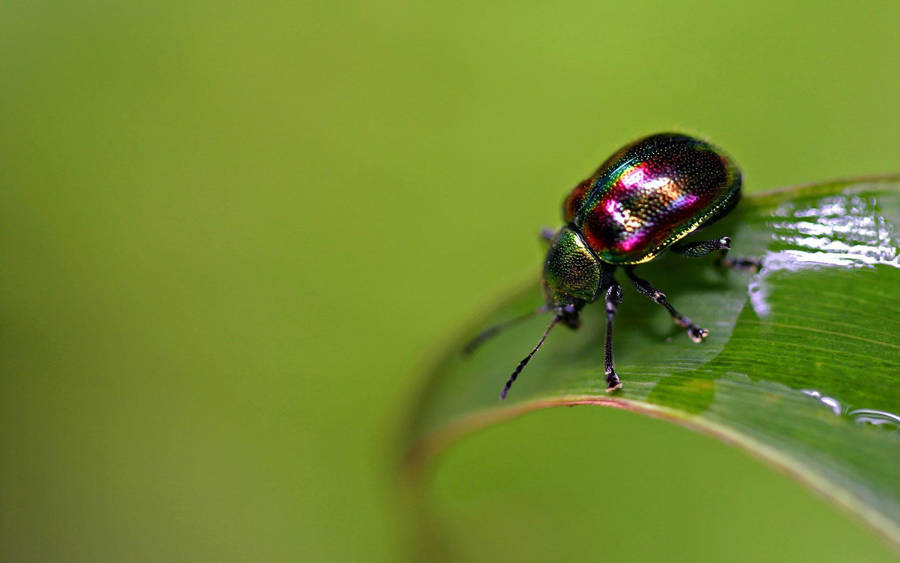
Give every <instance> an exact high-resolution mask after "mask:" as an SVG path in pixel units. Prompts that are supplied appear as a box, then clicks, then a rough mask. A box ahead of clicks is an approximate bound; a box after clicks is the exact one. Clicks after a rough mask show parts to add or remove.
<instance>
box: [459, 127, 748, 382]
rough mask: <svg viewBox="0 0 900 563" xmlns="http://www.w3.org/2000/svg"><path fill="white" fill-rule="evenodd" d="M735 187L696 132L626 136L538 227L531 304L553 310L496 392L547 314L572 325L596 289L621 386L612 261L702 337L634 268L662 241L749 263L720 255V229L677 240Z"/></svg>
mask: <svg viewBox="0 0 900 563" xmlns="http://www.w3.org/2000/svg"><path fill="white" fill-rule="evenodd" d="M740 194H741V174H740V171H739V170H738V169H737V167H736V166H735V164H734V162H732V160H731V159H730V158H729V157H728V156H727V155H725V154H724V153H723V152H722V151H720V150H718V149H717V148H715V147H713V146H712V145H710V144H709V143H707V142H705V141H702V140H700V139H696V138H693V137H689V136H687V135H681V134H677V133H662V134H658V135H652V136H650V137H645V138H643V139H640V140H638V141H635V142H634V143H631V144H629V145H626V146H625V147H623V148H622V149H620V150H619V151H618V152H616V153H615V154H614V155H613V156H611V157H610V158H609V159H607V160H606V162H604V163H603V164H602V165H601V166H600V167H599V168H598V169H597V171H596V172H595V173H594V174H592V175H591V176H590V177H589V178H587V179H586V180H584V181H583V182H581V183H579V184H578V185H576V186H575V188H574V189H573V190H572V192H571V193H570V194H569V195H568V196H567V197H566V199H565V201H564V202H563V219H564V220H565V222H566V225H565V226H563V227H562V228H560V229H559V230H558V231H557V232H556V233H555V234H552V235H545V236H546V237H547V238H548V239H549V240H550V249H549V250H548V251H547V255H546V258H545V260H544V269H543V288H544V296H545V300H546V304H545V305H544V306H543V307H541V308H540V309H538V311H537V312H538V313H543V312H552V313H554V316H553V320H552V321H551V322H550V325H549V326H548V327H547V330H546V331H545V332H544V335H543V336H542V337H541V339H540V341H539V342H538V344H537V346H535V347H534V349H533V350H532V351H531V353H530V354H528V356H526V357H525V358H524V359H523V360H522V361H521V362H520V363H519V365H518V366H517V367H516V369H515V371H513V373H512V375H511V376H510V378H509V380H508V381H507V382H506V386H505V387H504V388H503V392H502V393H501V394H500V397H501V398H505V397H506V394H507V392H508V391H509V388H510V387H511V386H512V384H513V382H515V380H516V377H517V376H518V374H519V372H521V371H522V369H523V368H524V367H525V365H527V363H528V362H529V361H530V360H531V358H532V356H534V354H535V353H536V352H537V351H538V349H540V346H541V344H543V342H544V339H545V338H546V337H547V335H548V334H549V332H550V330H551V329H552V328H553V326H555V325H556V323H558V322H560V321H562V322H563V324H565V325H567V326H569V327H570V328H577V327H578V326H579V312H580V310H581V309H582V307H584V306H585V305H586V304H588V303H593V302H594V301H596V300H598V299H601V298H602V299H604V301H605V303H606V317H607V321H606V362H605V363H606V365H605V377H606V382H607V391H610V392H611V391H614V390H616V389H619V388H621V387H622V384H621V381H620V380H619V376H618V375H617V374H616V371H615V367H614V365H613V356H612V322H613V317H614V316H615V313H616V309H617V307H618V305H619V303H620V302H621V300H622V289H621V286H620V285H619V283H618V282H617V281H616V279H615V277H614V273H615V271H616V269H617V268H618V267H623V268H624V269H625V273H626V275H627V276H628V277H629V279H631V281H632V283H633V285H634V287H635V289H637V291H638V292H639V293H641V294H643V295H645V296H647V297H649V298H650V299H652V300H653V301H654V302H656V303H658V304H660V305H662V306H663V307H665V308H666V309H667V310H668V311H669V313H670V314H671V316H672V319H673V320H674V321H675V323H676V324H678V325H679V326H681V327H683V328H684V329H686V331H687V334H688V336H689V337H690V338H691V339H692V340H693V341H694V342H698V343H699V342H702V341H703V339H704V338H706V336H707V335H708V334H709V331H707V330H706V329H703V328H700V327H698V326H697V325H695V324H694V323H693V322H692V321H691V320H690V319H688V318H687V317H685V316H683V315H681V314H680V313H678V311H676V310H675V308H674V307H672V305H671V304H669V302H668V301H667V300H666V296H665V295H664V294H663V293H662V292H660V291H659V290H657V289H656V288H654V287H653V286H652V285H650V283H649V282H647V281H646V280H644V279H642V278H640V277H638V276H637V275H636V274H635V273H634V268H635V266H636V265H638V264H642V263H645V262H649V261H651V260H653V259H654V258H656V257H657V256H659V255H660V254H661V253H663V252H664V251H666V250H667V249H668V250H672V251H674V252H677V253H680V254H683V255H685V256H688V257H698V256H704V255H707V254H710V253H713V252H715V253H717V255H718V260H717V261H718V263H719V264H721V265H723V266H726V267H738V268H741V269H746V270H756V269H758V268H759V267H760V265H759V263H758V262H757V261H756V260H752V259H730V258H727V257H726V256H725V254H726V253H727V251H728V249H729V248H730V239H729V238H728V237H723V238H720V239H715V240H705V241H697V242H692V243H683V242H680V241H681V239H683V238H684V237H686V236H687V235H689V234H690V233H692V232H694V231H696V230H697V229H699V228H700V227H702V226H704V225H708V224H709V223H712V222H713V221H716V220H717V219H719V218H721V217H723V216H724V215H725V214H727V213H728V212H729V211H731V210H732V209H733V208H734V207H735V206H736V205H737V203H738V201H739V200H740ZM508 324H509V323H505V324H504V325H500V326H498V327H493V328H491V329H488V330H487V331H485V332H483V333H482V334H481V335H479V336H478V337H477V338H476V339H475V340H473V341H472V342H471V343H470V345H469V346H468V347H467V349H468V350H470V351H471V350H472V349H474V348H475V346H477V345H478V344H480V343H481V342H482V341H484V340H485V339H486V338H487V337H488V336H490V335H493V334H496V333H497V332H499V330H500V329H501V328H503V327H505V326H507V325H508Z"/></svg>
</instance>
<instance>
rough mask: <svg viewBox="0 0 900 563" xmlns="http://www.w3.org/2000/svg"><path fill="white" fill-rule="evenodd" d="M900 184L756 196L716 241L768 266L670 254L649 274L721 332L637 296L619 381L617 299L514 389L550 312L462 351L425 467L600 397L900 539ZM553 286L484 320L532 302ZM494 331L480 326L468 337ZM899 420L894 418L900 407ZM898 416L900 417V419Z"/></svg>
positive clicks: (426, 411) (555, 344) (621, 341)
mask: <svg viewBox="0 0 900 563" xmlns="http://www.w3.org/2000/svg"><path fill="white" fill-rule="evenodd" d="M898 225H900V178H897V177H884V178H870V179H860V180H850V181H837V182H831V183H827V184H820V185H812V186H805V187H800V188H794V189H788V190H781V191H777V192H770V193H766V194H761V195H759V196H755V197H751V198H748V199H747V200H746V201H745V202H743V203H742V204H741V206H739V207H738V210H737V211H736V212H735V213H734V214H733V215H732V216H730V217H729V218H727V219H726V220H725V221H723V222H722V224H717V225H716V226H715V227H713V228H710V229H708V230H706V231H704V233H703V237H702V238H711V237H712V236H718V235H720V234H729V235H731V236H732V240H733V247H734V250H733V252H734V253H735V254H737V255H740V254H743V255H758V256H762V257H763V261H764V264H765V268H764V269H763V271H762V272H761V273H759V274H757V275H747V274H735V273H730V274H727V275H722V274H721V273H720V272H716V271H715V270H713V269H712V268H711V267H710V265H709V263H708V261H706V262H704V261H702V260H701V261H696V262H695V263H696V264H697V267H696V268H685V267H684V266H683V265H681V264H679V263H678V262H679V261H680V260H683V259H681V258H680V257H674V256H668V257H665V258H663V259H661V260H659V261H657V262H654V263H652V264H650V265H648V267H647V268H644V269H642V273H641V275H642V277H646V278H647V279H648V280H650V281H651V283H653V284H654V285H656V286H657V287H659V289H661V290H662V291H664V292H665V293H666V294H667V295H668V296H669V299H670V301H672V302H673V303H674V304H675V306H676V307H677V308H678V309H679V310H681V311H682V312H683V313H684V314H686V315H688V316H690V317H692V318H693V319H694V320H695V321H696V322H698V324H701V325H702V326H706V327H707V328H710V329H711V331H712V332H711V335H710V337H709V338H708V339H707V342H706V343H704V345H701V346H697V345H695V344H693V343H691V342H689V341H688V339H687V337H686V336H685V335H684V334H683V332H682V331H680V329H677V327H673V325H672V324H671V321H670V320H669V318H668V315H667V314H666V313H665V311H663V310H662V309H661V308H659V307H658V306H656V305H654V304H652V303H649V302H648V301H647V300H646V299H644V298H642V297H641V296H639V295H637V294H636V293H634V292H630V293H626V296H625V302H624V303H623V305H622V306H620V308H619V314H618V316H617V318H616V334H615V336H616V341H615V354H616V362H617V369H618V372H619V375H620V377H622V379H623V382H624V383H625V385H626V387H625V389H624V390H623V392H621V393H617V394H616V395H613V396H608V395H606V393H605V392H604V387H605V381H604V379H603V377H602V354H603V347H602V342H603V338H602V336H603V326H602V325H603V323H602V319H601V311H600V309H602V306H597V305H594V306H592V307H588V308H586V309H585V319H584V327H583V328H582V330H580V331H578V332H575V333H569V334H565V333H562V332H561V333H560V334H556V335H554V336H553V337H551V339H549V340H548V342H547V344H546V345H545V348H544V349H542V350H541V351H540V352H539V354H538V355H537V356H536V357H535V359H534V361H533V362H532V365H530V366H529V367H528V369H527V370H526V372H525V373H523V374H522V377H521V378H520V381H519V382H517V383H516V386H515V387H513V389H512V391H511V393H510V395H509V399H508V400H507V404H503V403H500V402H498V401H497V400H496V396H497V393H498V392H499V390H500V388H501V387H502V384H503V381H504V380H505V378H506V377H507V376H508V374H509V371H511V369H512V368H513V367H514V366H515V365H516V363H517V362H518V360H519V359H521V356H523V355H524V354H525V353H526V352H527V351H528V349H530V347H531V346H532V345H533V343H534V340H536V338H537V336H539V334H540V330H541V328H540V327H541V326H542V325H543V324H545V323H546V319H535V320H532V321H527V322H525V323H523V324H522V325H521V326H517V327H515V328H512V329H510V330H509V331H507V333H505V334H503V335H501V336H498V337H497V338H496V339H495V341H494V342H489V343H486V344H485V345H484V346H483V347H482V349H481V350H479V351H478V352H477V353H476V354H475V355H474V357H472V358H464V357H462V356H461V355H460V354H459V353H458V351H459V349H460V348H461V346H462V344H461V342H462V341H463V339H462V338H461V339H460V343H458V344H457V345H455V347H454V348H453V349H451V350H450V351H449V352H448V353H447V354H446V355H445V356H444V357H443V359H441V360H440V362H439V363H438V365H437V366H436V367H435V368H434V369H433V370H432V371H431V374H430V376H429V378H428V385H427V387H426V390H425V391H424V392H423V394H422V397H421V399H420V402H419V404H418V410H417V412H416V414H415V416H414V417H413V421H412V423H411V426H410V442H409V451H408V456H407V460H406V464H407V469H408V470H410V471H412V472H413V473H415V468H417V467H421V465H422V464H423V463H425V462H426V461H427V460H428V459H430V458H431V457H433V456H434V455H435V454H436V453H437V452H439V451H440V450H441V449H442V447H443V445H445V444H446V443H447V442H448V441H450V440H452V439H455V438H457V437H459V436H462V435H464V434H465V433H466V432H468V431H470V430H472V429H474V428H477V427H480V426H483V425H486V424H489V423H491V422H494V421H498V420H502V419H504V418H508V417H510V416H515V415H517V414H520V413H522V412H526V411H529V410H533V409H537V408H547V407H551V406H558V405H573V404H591V405H601V406H612V407H616V408H625V409H628V410H634V411H637V412H641V413H643V414H648V415H651V416H656V417H661V418H666V419H668V420H672V421H674V422H677V423H679V424H682V425H684V426H687V427H690V428H693V429H695V430H699V431H703V432H706V433H708V434H712V435H714V436H716V437H718V438H720V439H723V440H725V441H727V442H730V443H734V444H736V445H738V446H740V447H742V448H744V449H746V450H748V451H750V452H752V453H754V454H755V455H757V456H759V457H761V458H763V459H765V460H767V461H768V462H770V463H772V464H774V465H775V466H776V467H779V468H781V469H782V470H784V471H786V472H788V473H790V474H792V475H794V476H796V477H798V478H799V479H801V480H802V481H804V482H806V483H807V484H809V485H811V486H812V487H813V488H815V489H816V490H819V491H820V492H822V493H824V494H825V495H827V496H828V497H830V498H832V499H833V500H835V501H836V502H837V503H838V504H840V505H842V506H844V507H846V508H848V509H850V510H851V511H852V512H854V513H856V514H858V515H860V516H861V517H862V518H863V519H864V520H865V521H867V522H869V523H870V524H871V525H872V526H873V527H874V528H876V529H877V530H878V531H880V532H881V533H882V534H883V535H884V536H885V537H887V538H888V539H889V540H890V541H891V542H893V543H894V544H895V545H900V525H898V522H900V479H898V473H897V472H898V467H900V418H897V413H900V385H898V375H897V374H898V373H900V369H898V368H900V354H898V350H900V345H898V343H897V337H896V335H897V334H900V315H897V314H896V313H897V312H898V311H900V259H898V255H900V252H898V247H900V243H898V238H900V237H898ZM540 302H541V300H540V292H539V288H538V287H537V284H535V283H532V284H530V285H529V286H528V287H526V288H525V289H523V290H521V291H518V292H515V293H514V294H513V295H512V296H511V297H510V298H509V299H508V300H507V301H506V302H505V303H503V304H501V305H499V306H498V307H497V308H496V309H495V310H494V311H492V312H491V313H490V314H488V316H487V317H488V318H486V319H484V320H483V321H482V322H480V323H479V324H478V329H482V328H484V327H485V326H488V325H490V324H491V323H494V322H499V321H502V320H504V319H505V318H509V317H511V316H514V315H517V314H521V313H524V312H526V311H529V310H533V309H534V307H535V306H536V305H537V304H539V303H540ZM476 332H477V330H473V331H469V332H468V333H467V336H471V335H473V334H475V333H476ZM892 417H893V418H892ZM895 418H896V420H895Z"/></svg>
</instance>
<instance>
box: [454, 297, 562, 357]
mask: <svg viewBox="0 0 900 563" xmlns="http://www.w3.org/2000/svg"><path fill="white" fill-rule="evenodd" d="M549 310H550V306H549V305H543V306H541V307H539V308H538V309H537V310H535V311H532V312H530V313H525V314H524V315H519V316H518V317H514V318H512V319H509V320H508V321H503V322H502V323H499V324H495V325H494V326H492V327H490V328H488V329H486V330H483V331H482V332H481V333H480V334H479V335H478V336H476V337H475V338H473V339H472V340H469V342H468V344H466V346H465V348H463V354H466V355H469V354H471V353H472V352H474V351H475V350H477V349H478V347H479V346H481V345H482V344H484V343H485V341H487V340H489V339H490V338H491V337H492V336H494V335H496V334H497V333H498V332H501V331H503V330H504V329H506V328H509V327H510V326H512V325H514V324H518V323H520V322H522V321H525V320H528V319H530V318H532V317H536V316H538V315H541V314H543V313H546V312H547V311H549Z"/></svg>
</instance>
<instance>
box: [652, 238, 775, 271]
mask: <svg viewBox="0 0 900 563" xmlns="http://www.w3.org/2000/svg"><path fill="white" fill-rule="evenodd" d="M669 248H670V249H671V250H672V252H676V253H678V254H681V255H682V256H686V257H688V258H699V257H701V256H706V255H707V254H710V253H712V252H716V253H718V254H717V255H716V265H717V266H721V267H723V268H735V269H737V270H742V271H745V272H753V273H755V272H758V271H759V270H760V269H761V268H762V264H760V262H759V260H757V259H756V258H729V257H728V256H727V254H728V251H729V250H731V239H730V238H728V237H722V238H719V239H713V240H700V241H697V242H687V243H675V244H673V245H672V246H670V247H669Z"/></svg>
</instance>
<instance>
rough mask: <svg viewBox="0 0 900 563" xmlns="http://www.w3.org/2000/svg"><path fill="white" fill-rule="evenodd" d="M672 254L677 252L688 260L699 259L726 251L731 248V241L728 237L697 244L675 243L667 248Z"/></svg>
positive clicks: (702, 241)
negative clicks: (719, 251)
mask: <svg viewBox="0 0 900 563" xmlns="http://www.w3.org/2000/svg"><path fill="white" fill-rule="evenodd" d="M669 248H670V249H671V250H672V252H677V253H678V254H681V255H682V256H687V257H688V258H699V257H701V256H706V255H707V254H709V253H711V252H716V251H718V250H724V251H728V250H729V249H730V248H731V239H730V238H728V237H722V238H717V239H713V240H698V241H697V242H686V243H677V242H676V243H675V244H673V245H672V246H670V247H669Z"/></svg>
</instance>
